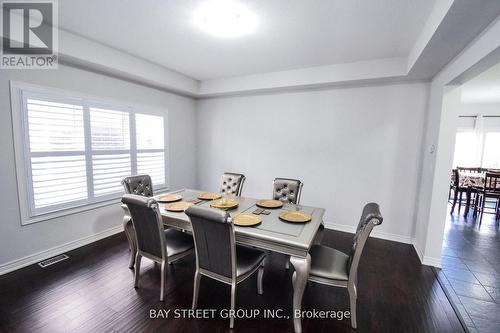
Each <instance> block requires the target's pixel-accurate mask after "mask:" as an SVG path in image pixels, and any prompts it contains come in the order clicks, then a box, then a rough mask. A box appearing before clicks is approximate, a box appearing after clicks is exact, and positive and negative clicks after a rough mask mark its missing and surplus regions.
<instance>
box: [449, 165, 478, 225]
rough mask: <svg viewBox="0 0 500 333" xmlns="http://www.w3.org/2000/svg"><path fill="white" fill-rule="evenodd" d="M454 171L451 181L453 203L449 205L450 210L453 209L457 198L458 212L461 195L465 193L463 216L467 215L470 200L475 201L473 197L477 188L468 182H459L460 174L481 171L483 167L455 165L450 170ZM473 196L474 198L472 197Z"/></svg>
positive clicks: (460, 204)
mask: <svg viewBox="0 0 500 333" xmlns="http://www.w3.org/2000/svg"><path fill="white" fill-rule="evenodd" d="M452 172H453V173H454V178H455V179H454V181H453V183H454V184H453V187H452V189H453V204H452V206H451V212H450V213H453V211H454V210H455V205H456V203H457V199H458V212H460V208H461V206H462V196H463V193H465V211H464V216H467V214H468V213H469V207H470V203H471V202H475V197H476V196H477V193H478V188H477V187H475V186H472V185H469V184H463V183H461V182H460V175H461V174H463V173H464V172H466V173H477V174H480V173H483V172H484V169H482V168H479V167H472V168H471V167H457V169H456V170H455V169H454V171H452ZM473 197H474V198H473Z"/></svg>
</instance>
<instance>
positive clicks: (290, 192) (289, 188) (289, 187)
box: [273, 178, 303, 205]
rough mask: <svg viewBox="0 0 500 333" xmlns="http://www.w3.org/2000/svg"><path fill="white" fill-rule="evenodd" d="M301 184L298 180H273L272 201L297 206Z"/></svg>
mask: <svg viewBox="0 0 500 333" xmlns="http://www.w3.org/2000/svg"><path fill="white" fill-rule="evenodd" d="M302 185H303V183H302V182H301V181H300V180H298V179H289V178H275V179H274V181H273V199H275V200H280V201H281V202H284V203H292V204H296V205H297V204H299V202H300V194H301V192H302Z"/></svg>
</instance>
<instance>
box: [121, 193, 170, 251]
mask: <svg viewBox="0 0 500 333" xmlns="http://www.w3.org/2000/svg"><path fill="white" fill-rule="evenodd" d="M122 203H124V204H125V205H127V207H128V209H129V211H130V215H131V216H132V223H133V224H134V229H135V236H136V241H137V247H138V249H139V251H141V252H145V253H147V254H150V255H153V256H155V257H158V258H166V257H167V253H166V240H165V236H164V231H163V222H162V218H161V215H160V211H159V208H158V203H157V202H156V201H155V200H154V199H153V198H147V197H145V196H142V195H137V194H124V195H123V197H122Z"/></svg>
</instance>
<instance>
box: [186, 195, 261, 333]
mask: <svg viewBox="0 0 500 333" xmlns="http://www.w3.org/2000/svg"><path fill="white" fill-rule="evenodd" d="M186 215H187V216H189V218H190V220H191V225H192V227H193V238H194V244H195V252H196V272H195V275H194V291H193V304H192V309H193V310H195V309H196V307H197V304H198V293H199V289H200V280H201V276H202V275H203V276H207V277H209V278H212V279H215V280H217V281H220V282H223V283H226V284H229V285H231V310H232V311H231V312H232V313H234V308H235V302H236V286H237V284H239V283H240V282H243V281H244V280H246V279H247V278H248V277H249V276H251V275H252V274H253V273H254V272H255V271H256V270H258V273H257V293H258V294H259V295H262V294H263V288H262V277H263V275H264V260H265V258H266V254H265V252H263V251H260V250H257V249H254V248H250V247H245V246H239V245H236V241H235V236H234V228H233V224H232V221H231V218H230V216H229V214H228V213H227V212H224V211H221V210H217V209H213V208H204V207H199V206H195V205H193V206H190V207H189V208H188V209H187V210H186ZM229 327H230V328H233V327H234V316H231V317H230V320H229Z"/></svg>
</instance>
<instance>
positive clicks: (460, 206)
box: [458, 192, 463, 214]
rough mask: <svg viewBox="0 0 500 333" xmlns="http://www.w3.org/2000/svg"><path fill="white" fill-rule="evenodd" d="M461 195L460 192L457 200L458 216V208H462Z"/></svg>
mask: <svg viewBox="0 0 500 333" xmlns="http://www.w3.org/2000/svg"><path fill="white" fill-rule="evenodd" d="M462 195H463V192H460V195H459V199H458V213H459V214H460V208H462Z"/></svg>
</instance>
